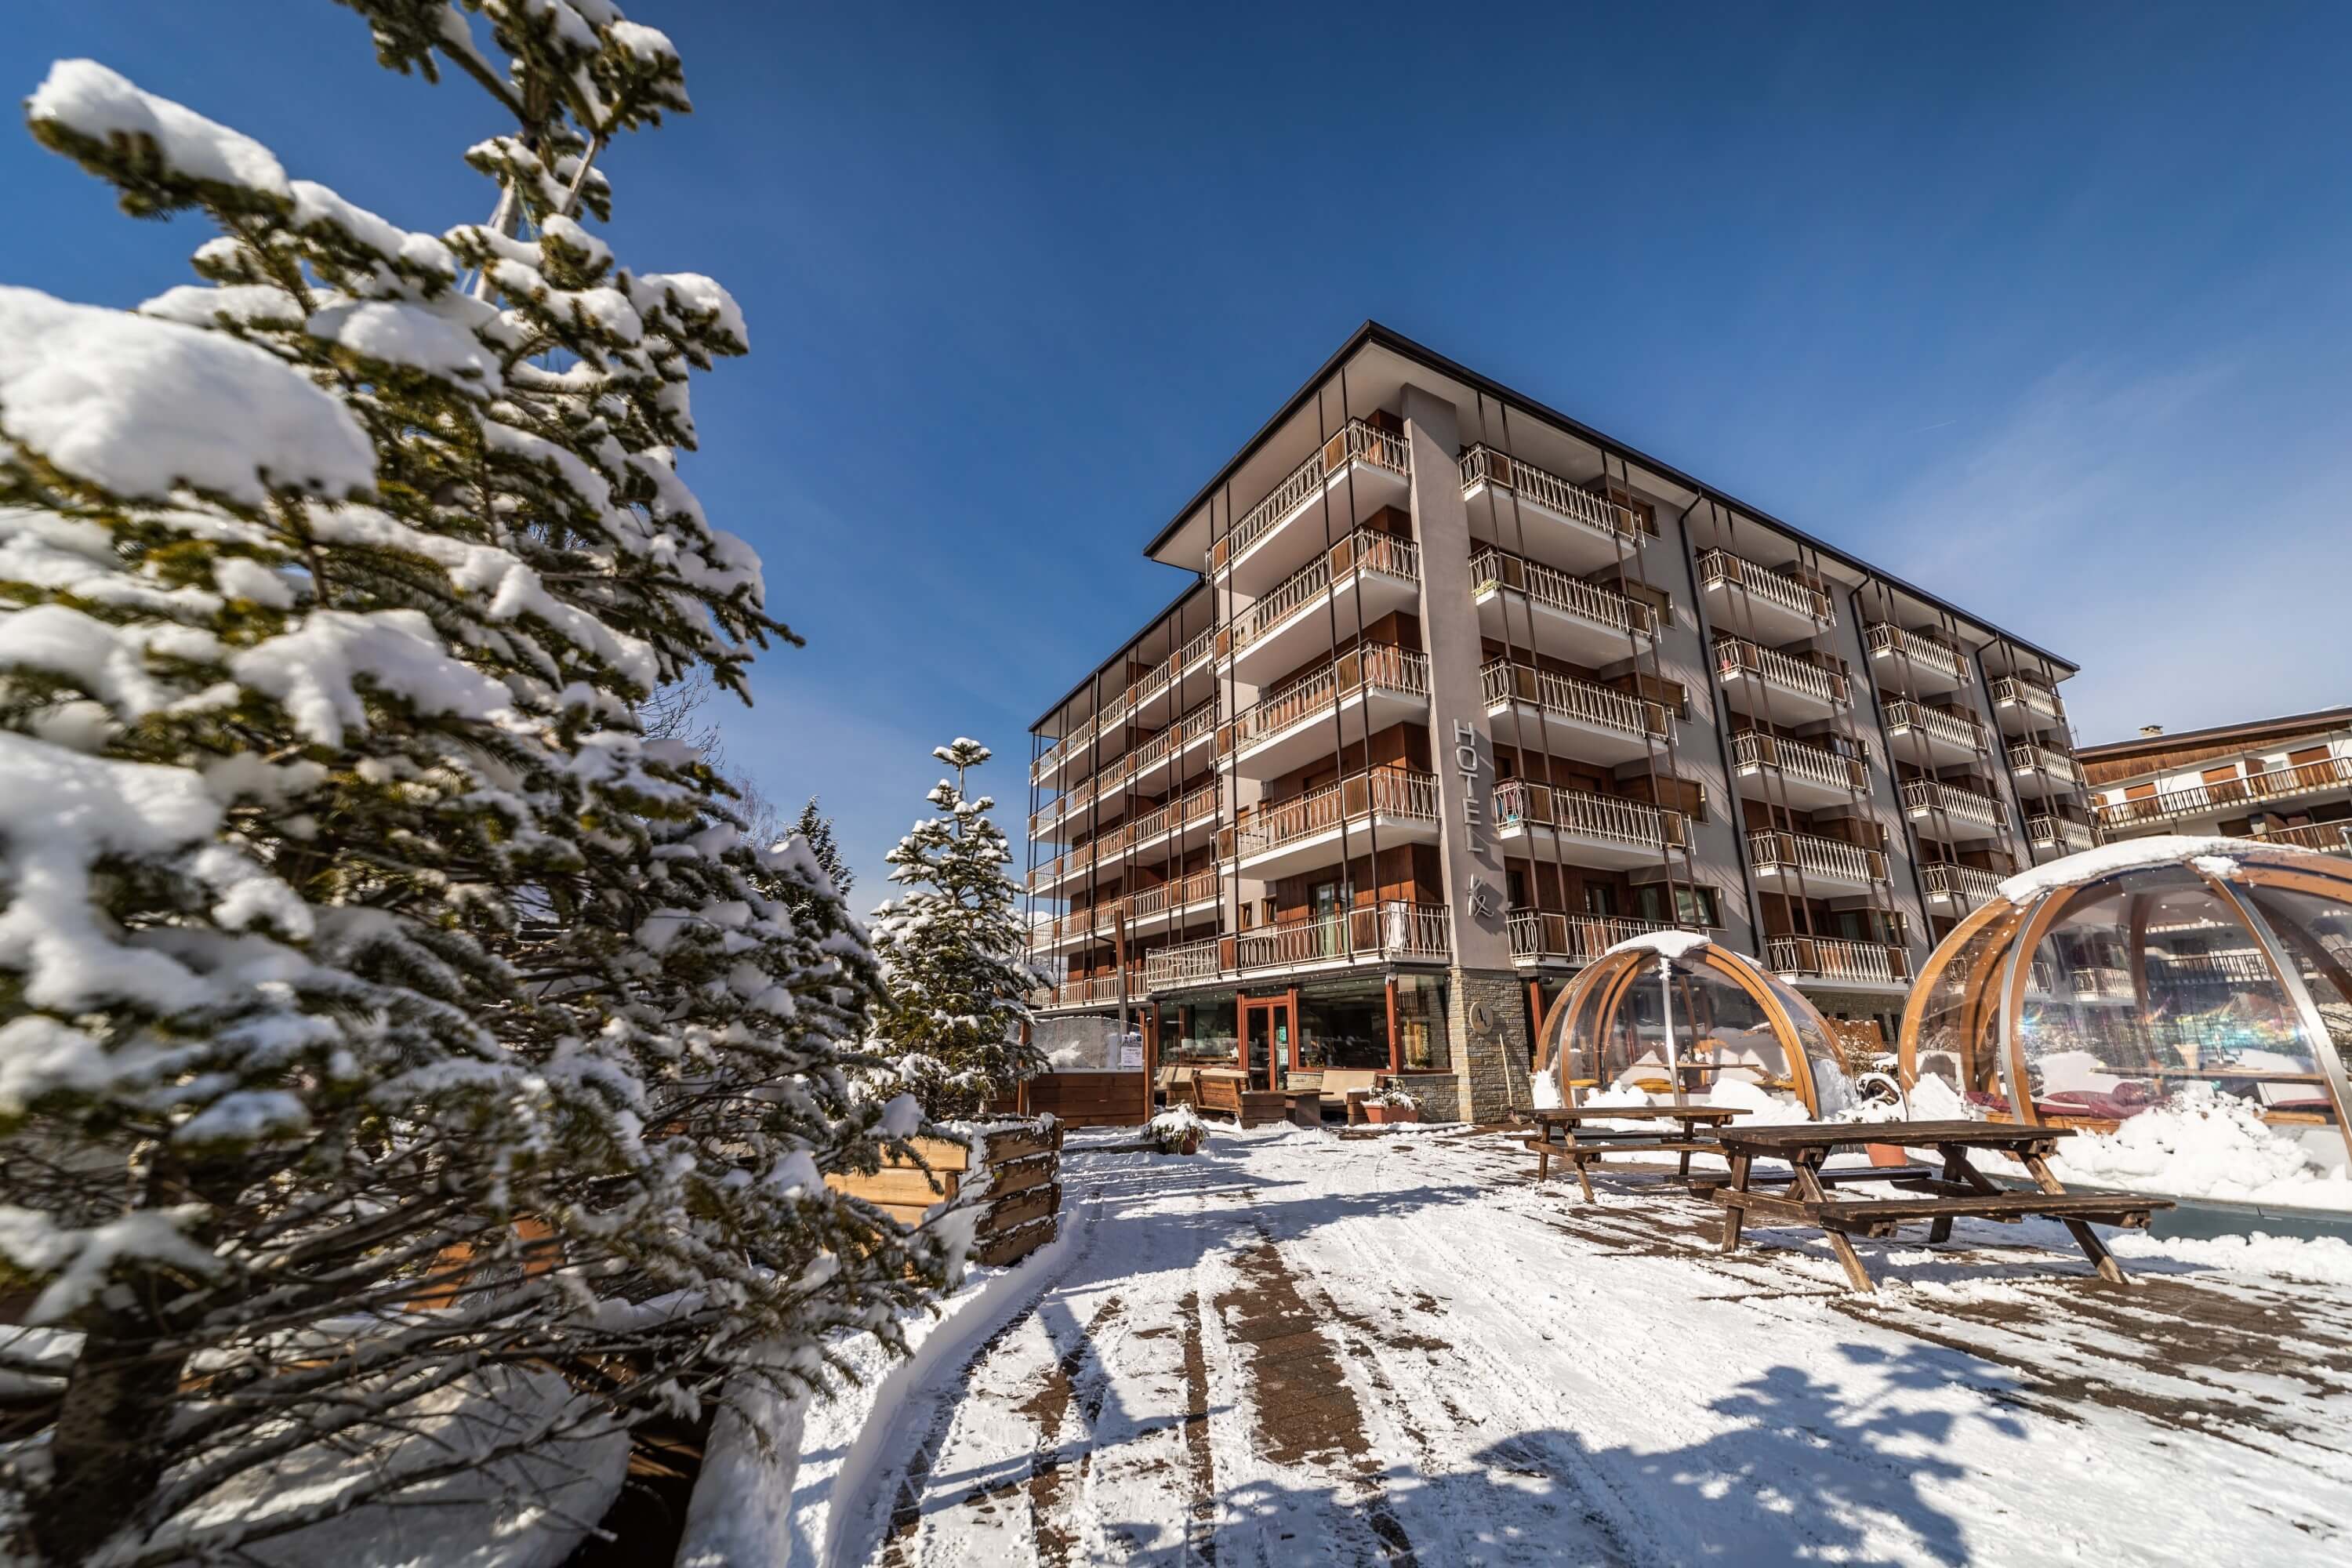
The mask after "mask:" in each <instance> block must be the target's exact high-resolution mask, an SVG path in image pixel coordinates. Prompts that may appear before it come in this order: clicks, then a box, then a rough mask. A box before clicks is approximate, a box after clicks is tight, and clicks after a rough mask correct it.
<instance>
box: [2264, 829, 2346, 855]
mask: <svg viewBox="0 0 2352 1568" xmlns="http://www.w3.org/2000/svg"><path fill="white" fill-rule="evenodd" d="M2253 837H2256V838H2258V839H2260V840H2261V841H2262V842H2263V843H2264V844H2292V845H2294V846H2295V847H2298V848H2302V849H2318V850H2322V851H2324V852H2326V853H2327V854H2330V855H2352V822H2312V823H2306V824H2305V825H2304V826H2301V827H2273V828H2272V829H2271V830H2270V831H2269V832H2268V833H2257V834H2255V835H2253Z"/></svg>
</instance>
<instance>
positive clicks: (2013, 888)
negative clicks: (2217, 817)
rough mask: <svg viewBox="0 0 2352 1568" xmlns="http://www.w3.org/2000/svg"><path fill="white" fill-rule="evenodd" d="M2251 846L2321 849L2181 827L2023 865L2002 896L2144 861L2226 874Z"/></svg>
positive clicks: (2077, 881)
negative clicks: (2182, 830)
mask: <svg viewBox="0 0 2352 1568" xmlns="http://www.w3.org/2000/svg"><path fill="white" fill-rule="evenodd" d="M2250 850H2262V851H2265V852H2267V853H2269V854H2273V855H2315V854H2317V853H2318V851H2317V850H2314V849H2304V848H2299V847H2296V846H2294V845H2291V844H2264V843H2260V842H2257V841H2256V840H2254V839H2251V838H2220V837H2200V836H2195V835H2190V834H2181V833H2160V834H2158V835H2157V836H2156V837H2153V838H2126V839H2125V840H2123V841H2122V842H2121V843H2118V844H2102V845H2100V846H2099V847H2097V848H2095V849H2084V850H2083V851H2081V852H2080V853H2078V854H2074V855H2067V856H2063V857H2061V858H2058V859H2055V860H2053V861H2051V862H2049V863H2048V864H2047V865H2042V866H2036V867H2034V868H2032V870H2030V871H2020V872H2019V873H2018V874H2017V875H2016V876H2014V877H2010V878H2007V879H2003V880H2002V882H2001V884H2000V896H2001V897H2002V898H2004V899H2007V900H2009V901H2010V902H2011V903H2012V904H2021V903H2023V902H2025V901H2026V900H2028V899H2031V898H2032V897H2033V896H2034V895H2035V894H2037V893H2046V892H2049V891H2050V890H2051V889H2053V888H2079V887H2082V886H2084V885H2085V884H2086V883H2091V882H2095V881H2098V880H2099V879H2102V878H2105V877H2112V876H2115V875H2116V874H2117V873H2118V872H2123V871H2136V870H2137V869H2139V868H2142V867H2144V866H2176V865H2184V864H2187V863H2189V862H2190V861H2195V862H2197V863H2198V866H2197V868H2198V869H2199V870H2200V871H2208V872H2210V873H2212V874H2214V875H2216V876H2227V875H2229V874H2230V872H2231V870H2233V869H2235V868H2236V866H2237V864H2238V860H2239V858H2241V857H2242V856H2243V855H2245V854H2246V853H2247V852H2249V851H2250Z"/></svg>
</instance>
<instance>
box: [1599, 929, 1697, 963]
mask: <svg viewBox="0 0 2352 1568" xmlns="http://www.w3.org/2000/svg"><path fill="white" fill-rule="evenodd" d="M1713 945H1714V944H1713V942H1711V941H1710V940H1709V939H1708V937H1707V935H1706V932H1704V931H1643V933H1642V934H1641V935H1640V936H1629V937H1627V938H1626V939H1625V940H1624V941H1623V942H1615V943H1612V945H1611V946H1610V947H1609V948H1608V949H1607V950H1606V951H1604V952H1602V953H1601V956H1602V957H1603V958H1606V957H1607V956H1608V955H1609V954H1610V953H1612V952H1654V953H1656V954H1658V955H1659V956H1660V957H1661V958H1688V957H1689V956H1690V955H1691V954H1692V953H1695V952H1698V951H1699V950H1700V949H1701V948H1703V947H1710V946H1713Z"/></svg>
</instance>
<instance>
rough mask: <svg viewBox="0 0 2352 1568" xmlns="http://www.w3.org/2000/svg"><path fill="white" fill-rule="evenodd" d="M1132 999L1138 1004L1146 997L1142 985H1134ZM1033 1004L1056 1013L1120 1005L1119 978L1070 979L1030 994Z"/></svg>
mask: <svg viewBox="0 0 2352 1568" xmlns="http://www.w3.org/2000/svg"><path fill="white" fill-rule="evenodd" d="M1142 994H1143V992H1142V990H1141V988H1140V987H1139V986H1130V987H1129V990H1128V1000H1129V1002H1133V1001H1135V1000H1136V999H1137V998H1139V997H1140V996H1141V995H1142ZM1029 1005H1031V1006H1032V1007H1035V1008H1039V1009H1041V1010H1044V1011H1047V1012H1053V1011H1056V1010H1061V1009H1066V1008H1072V1007H1102V1006H1113V1007H1115V1006H1117V1005H1118V975H1116V974H1101V975H1097V976H1096V977H1095V978H1094V979H1092V980H1066V981H1063V982H1062V983H1061V984H1058V985H1045V986H1040V987H1039V988H1038V989H1036V990H1034V991H1032V992H1030V993H1029Z"/></svg>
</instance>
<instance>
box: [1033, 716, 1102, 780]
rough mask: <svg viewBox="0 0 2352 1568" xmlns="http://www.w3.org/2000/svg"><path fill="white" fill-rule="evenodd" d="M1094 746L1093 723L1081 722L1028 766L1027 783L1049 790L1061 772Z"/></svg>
mask: <svg viewBox="0 0 2352 1568" xmlns="http://www.w3.org/2000/svg"><path fill="white" fill-rule="evenodd" d="M1094 746H1095V721H1093V720H1092V719H1085V720H1081V721H1079V722H1078V725H1077V727H1076V729H1074V730H1072V731H1070V732H1069V733H1068V734H1066V735H1065V736H1063V737H1062V738H1061V739H1060V740H1058V741H1056V742H1054V743H1053V744H1052V745H1050V746H1048V747H1046V748H1045V750H1044V751H1042V752H1038V753H1037V760H1036V761H1035V762H1033V763H1030V764H1029V782H1030V783H1031V784H1035V785H1036V786H1037V787H1038V788H1039V789H1051V788H1053V787H1054V782H1055V780H1056V779H1058V778H1060V777H1061V775H1062V770H1063V769H1065V768H1066V767H1068V766H1069V765H1070V764H1071V763H1075V762H1076V761H1077V760H1078V759H1080V758H1081V757H1084V756H1085V755H1087V753H1088V752H1092V751H1093V750H1094Z"/></svg>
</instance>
